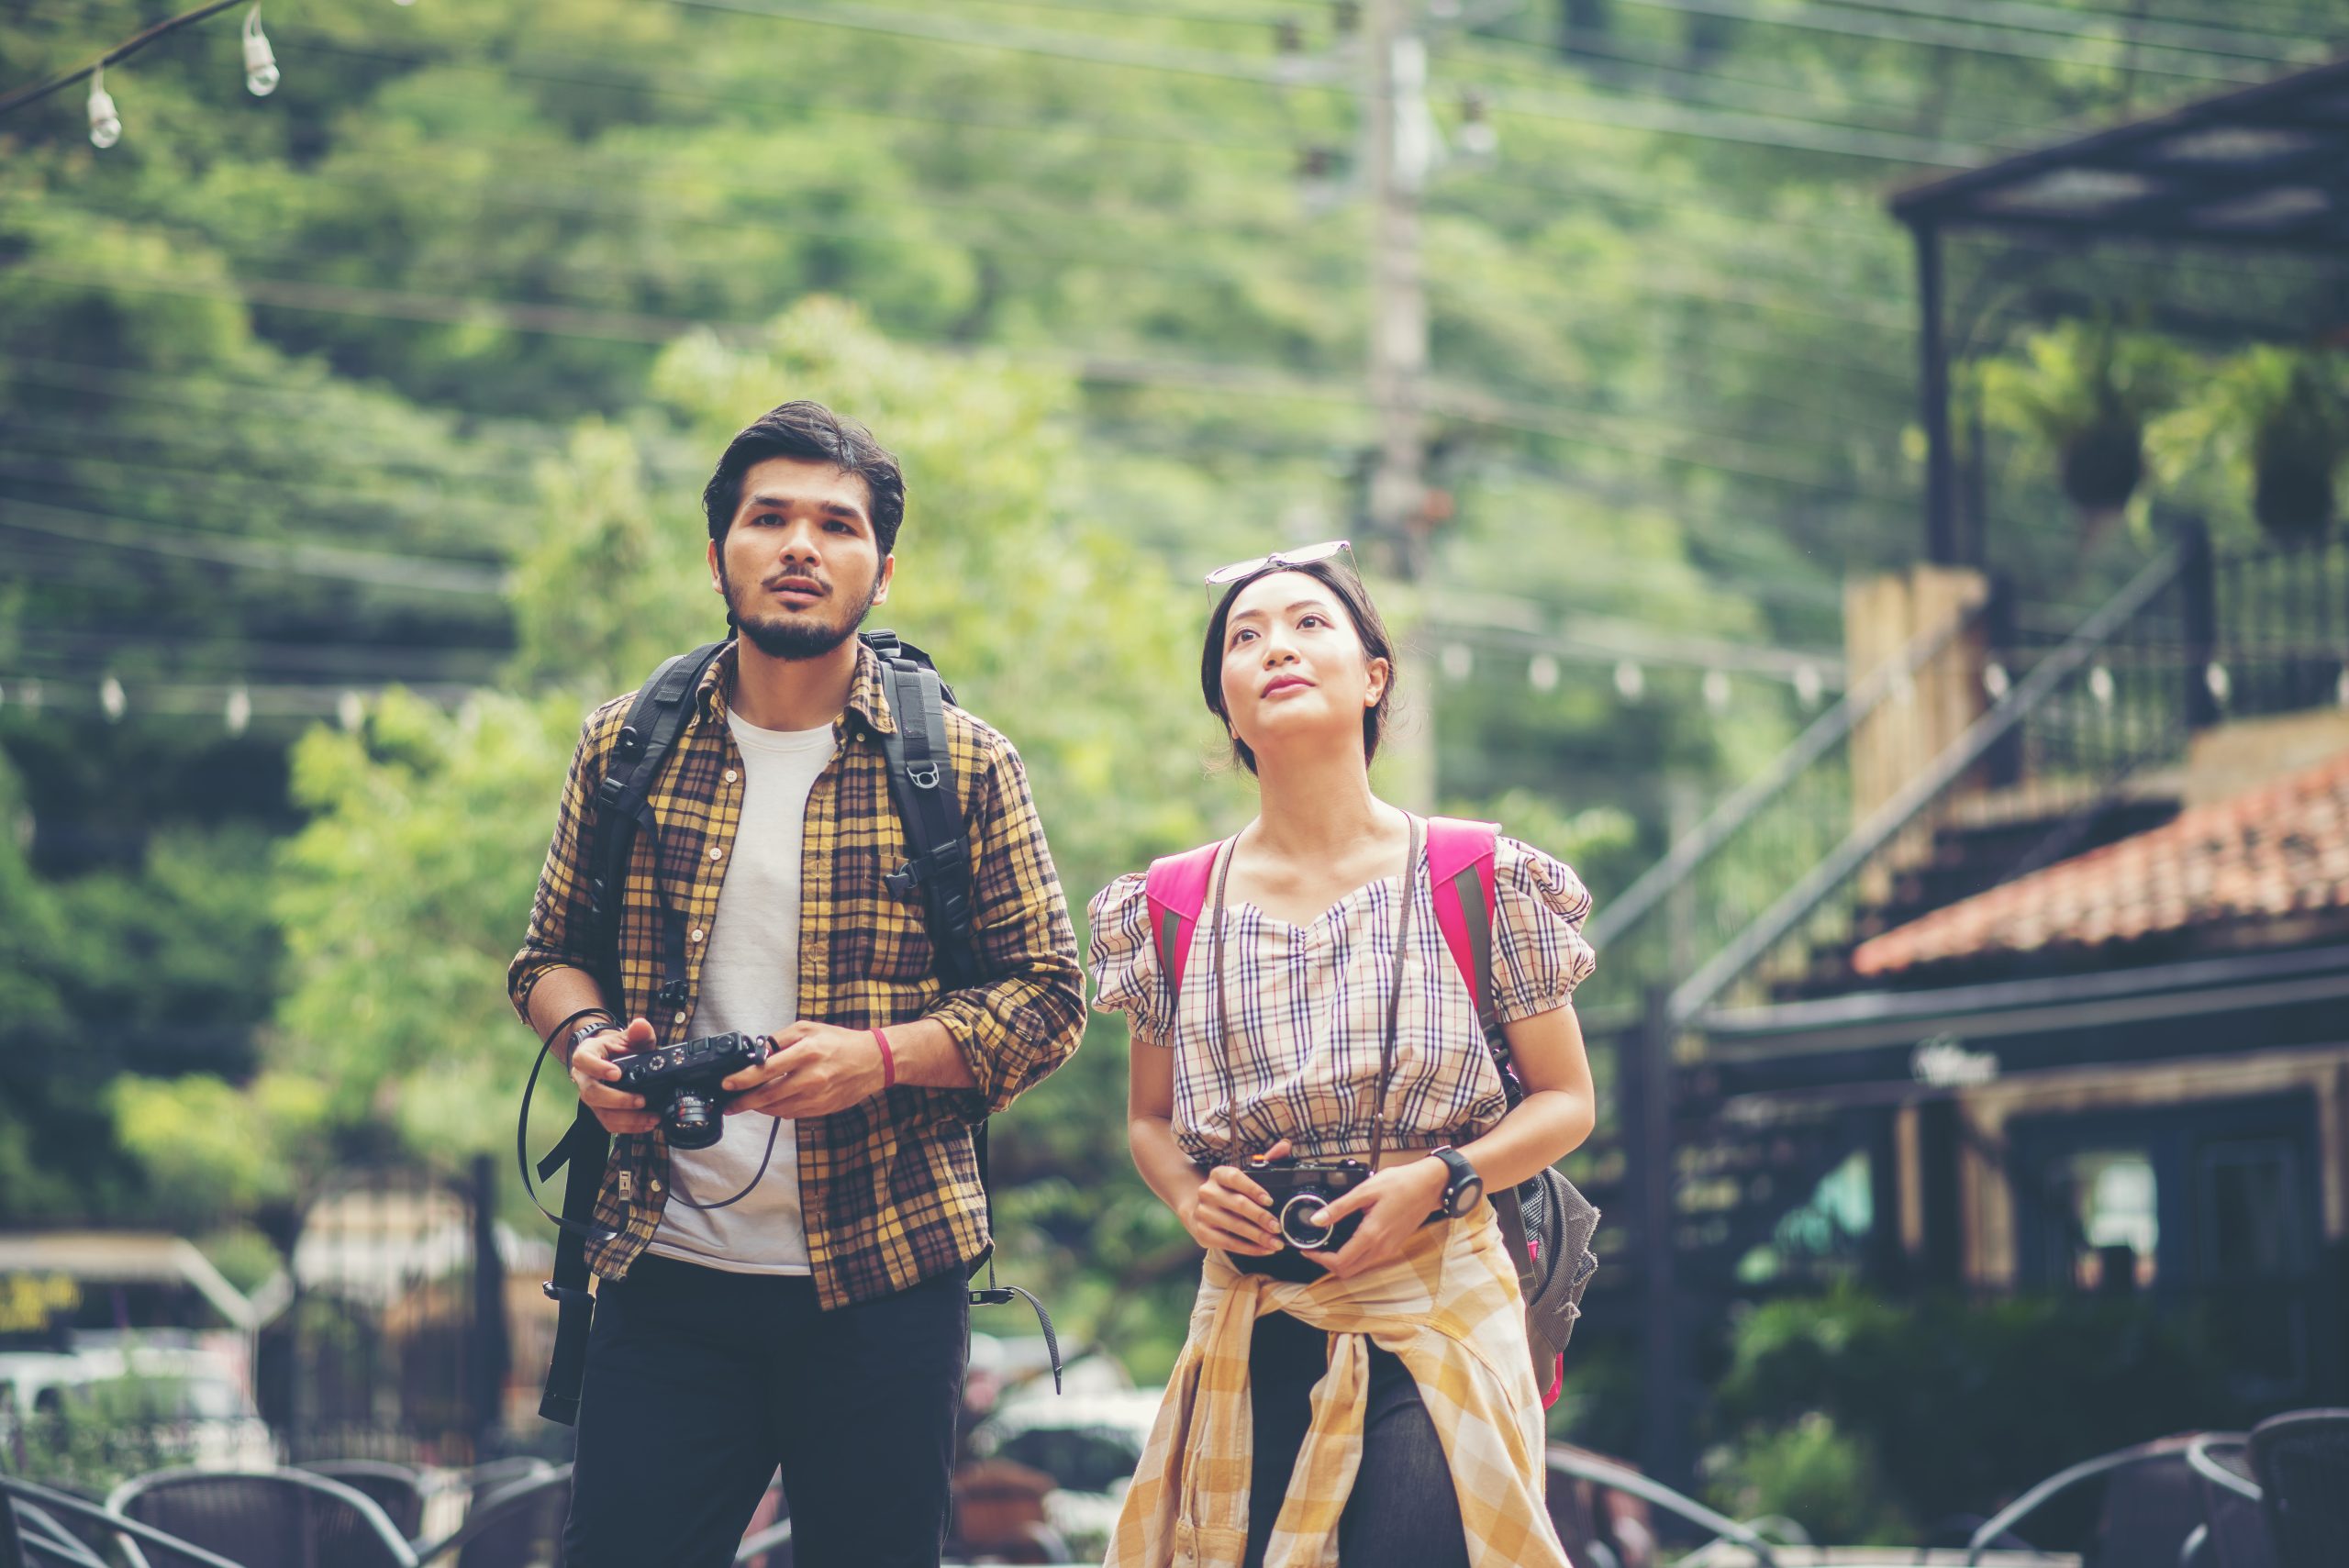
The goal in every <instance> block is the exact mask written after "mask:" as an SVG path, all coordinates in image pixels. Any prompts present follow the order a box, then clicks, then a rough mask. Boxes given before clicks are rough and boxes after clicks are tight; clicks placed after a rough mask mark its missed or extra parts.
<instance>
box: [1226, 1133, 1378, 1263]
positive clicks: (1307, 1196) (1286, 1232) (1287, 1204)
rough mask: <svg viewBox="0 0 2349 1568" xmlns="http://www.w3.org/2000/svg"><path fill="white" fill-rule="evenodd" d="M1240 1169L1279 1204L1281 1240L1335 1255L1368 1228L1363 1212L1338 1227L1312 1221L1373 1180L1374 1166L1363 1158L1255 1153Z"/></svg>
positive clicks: (1276, 1210) (1299, 1248) (1276, 1213)
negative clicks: (1326, 1206) (1303, 1157)
mask: <svg viewBox="0 0 2349 1568" xmlns="http://www.w3.org/2000/svg"><path fill="white" fill-rule="evenodd" d="M1240 1168H1241V1170H1242V1171H1245V1172H1246V1173H1248V1175H1249V1177H1250V1178H1251V1179H1252V1180H1253V1181H1254V1182H1255V1184H1257V1185H1258V1186H1260V1187H1262V1188H1264V1192H1265V1195H1267V1196H1269V1197H1270V1198H1271V1199H1272V1200H1273V1217H1274V1218H1275V1219H1276V1220H1277V1221H1278V1222H1279V1224H1280V1228H1281V1240H1284V1241H1286V1242H1287V1243H1288V1244H1289V1245H1290V1246H1291V1247H1293V1248H1295V1249H1296V1250H1297V1251H1300V1252H1319V1251H1332V1252H1334V1251H1337V1250H1338V1249H1339V1248H1341V1247H1343V1246H1344V1245H1345V1244H1346V1243H1347V1242H1349V1241H1351V1240H1353V1236H1354V1232H1355V1231H1356V1230H1358V1229H1361V1227H1362V1216H1361V1215H1359V1214H1350V1215H1348V1216H1346V1217H1345V1218H1343V1219H1341V1220H1339V1221H1338V1223H1337V1224H1336V1225H1335V1226H1329V1225H1323V1224H1320V1223H1319V1222H1318V1221H1317V1220H1315V1219H1314V1218H1312V1217H1313V1216H1314V1215H1316V1214H1318V1213H1319V1212H1320V1210H1321V1207H1322V1206H1323V1205H1324V1204H1329V1203H1334V1202H1336V1201H1337V1200H1338V1198H1339V1197H1340V1195H1342V1194H1345V1193H1350V1192H1352V1191H1353V1190H1354V1188H1356V1187H1358V1186H1360V1185H1362V1184H1364V1182H1366V1181H1368V1180H1370V1167H1369V1166H1368V1165H1365V1164H1364V1163H1363V1162H1361V1161H1359V1160H1299V1159H1298V1158H1297V1156H1296V1155H1294V1154H1284V1155H1282V1156H1280V1157H1279V1158H1278V1159H1272V1158H1269V1157H1267V1156H1265V1155H1263V1154H1254V1155H1251V1156H1250V1157H1249V1158H1247V1159H1246V1160H1243V1161H1241V1164H1240Z"/></svg>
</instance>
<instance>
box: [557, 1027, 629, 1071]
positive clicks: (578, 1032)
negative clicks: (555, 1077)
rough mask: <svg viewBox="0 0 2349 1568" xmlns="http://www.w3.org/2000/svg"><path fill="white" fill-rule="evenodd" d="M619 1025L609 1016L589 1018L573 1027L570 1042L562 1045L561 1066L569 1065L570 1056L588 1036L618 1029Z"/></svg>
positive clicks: (574, 1053)
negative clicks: (575, 1027)
mask: <svg viewBox="0 0 2349 1568" xmlns="http://www.w3.org/2000/svg"><path fill="white" fill-rule="evenodd" d="M619 1027H620V1026H619V1025H618V1024H616V1023H614V1022H613V1021H612V1020H611V1019H609V1018H589V1019H588V1020H587V1021H586V1022H585V1023H584V1024H581V1025H580V1026H579V1027H578V1028H577V1029H573V1030H572V1031H571V1043H570V1044H568V1045H566V1046H565V1047H563V1051H562V1064H563V1066H565V1067H566V1068H567V1067H569V1066H570V1065H571V1059H572V1057H573V1056H574V1055H576V1054H577V1053H578V1051H579V1048H580V1047H581V1046H583V1045H584V1044H586V1043H587V1037H588V1036H590V1035H598V1034H602V1033H603V1032H604V1031H605V1030H607V1029H619Z"/></svg>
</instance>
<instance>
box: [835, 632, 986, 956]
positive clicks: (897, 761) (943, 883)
mask: <svg viewBox="0 0 2349 1568" xmlns="http://www.w3.org/2000/svg"><path fill="white" fill-rule="evenodd" d="M863 639H864V643H865V646H866V647H868V648H870V649H872V650H873V651H874V655H875V656H877V657H878V658H879V659H880V661H881V678H882V682H883V684H884V685H885V687H886V688H887V691H888V697H889V718H890V725H891V728H889V730H888V731H887V732H885V733H884V734H883V735H882V736H881V737H880V740H881V750H882V751H883V753H884V754H885V756H886V757H887V759H888V762H889V795H890V798H891V799H892V800H894V801H895V802H896V807H897V820H898V823H899V825H900V826H902V827H903V828H904V829H905V833H906V848H907V851H908V853H909V856H910V858H909V859H908V860H907V862H906V863H905V864H904V865H902V866H900V867H898V868H897V869H896V871H894V872H891V873H888V874H887V875H886V876H885V877H884V878H883V879H882V880H884V881H885V882H886V883H887V884H889V888H890V890H891V891H892V892H894V893H896V895H898V896H899V897H904V896H905V895H907V894H909V893H913V892H916V891H918V892H919V893H920V895H921V899H922V906H923V911H924V922H923V923H924V924H925V925H926V926H927V927H928V928H929V929H930V947H931V949H932V950H933V951H936V953H937V954H938V973H939V978H940V979H941V981H943V982H944V983H945V985H946V988H947V989H948V990H950V991H953V990H959V989H961V988H962V987H963V986H965V985H974V984H977V983H978V982H979V981H980V980H981V979H982V978H984V971H983V970H982V968H981V965H980V962H979V952H978V941H977V939H976V938H975V937H974V935H973V933H972V920H973V917H974V907H973V906H974V902H975V895H974V888H973V883H972V876H971V846H970V841H969V840H968V839H967V838H966V837H965V836H964V828H963V791H962V784H961V781H959V780H958V779H957V778H956V777H955V775H954V763H953V760H952V754H951V752H950V751H949V750H948V747H947V742H946V705H947V704H948V703H950V702H952V701H953V700H954V694H953V693H952V691H951V690H950V689H949V688H948V687H947V684H946V683H945V682H944V681H941V680H940V679H939V676H938V672H937V671H936V670H934V669H932V668H931V667H930V661H929V656H928V655H927V654H925V653H923V652H922V651H920V650H919V649H918V648H916V647H914V646H913V645H912V644H911V643H907V642H900V641H898V640H897V639H896V635H895V634H894V633H890V632H885V631H877V632H867V633H865V634H863Z"/></svg>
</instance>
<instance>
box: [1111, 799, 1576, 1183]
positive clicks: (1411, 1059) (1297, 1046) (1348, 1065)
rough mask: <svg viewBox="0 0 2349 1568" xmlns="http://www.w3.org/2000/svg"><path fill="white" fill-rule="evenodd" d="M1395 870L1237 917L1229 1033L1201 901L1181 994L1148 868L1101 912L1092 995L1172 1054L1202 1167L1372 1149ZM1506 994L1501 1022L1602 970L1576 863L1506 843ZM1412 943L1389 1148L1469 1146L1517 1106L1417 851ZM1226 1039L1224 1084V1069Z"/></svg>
mask: <svg viewBox="0 0 2349 1568" xmlns="http://www.w3.org/2000/svg"><path fill="white" fill-rule="evenodd" d="M1398 880H1399V879H1397V878H1396V877H1393V876H1388V877H1384V878H1382V879H1380V880H1379V881H1376V882H1374V883H1371V884H1368V885H1366V886H1364V887H1361V888H1358V889H1356V890H1355V891H1354V892H1353V893H1350V894H1348V895H1346V896H1345V897H1343V898H1341V899H1340V900H1338V902H1337V903H1336V904H1334V905H1332V906H1330V908H1329V909H1328V910H1327V911H1325V912H1324V913H1323V914H1322V916H1321V917H1320V918H1319V919H1317V920H1314V921H1312V922H1311V923H1310V924H1308V925H1303V926H1292V925H1289V924H1288V923H1287V922H1286V921H1283V920H1276V919H1275V918H1273V917H1271V916H1269V915H1266V914H1264V912H1263V911H1262V910H1260V909H1257V908H1256V907H1254V906H1252V905H1249V904H1244V903H1234V904H1232V905H1231V906H1230V907H1228V908H1227V909H1226V910H1225V911H1224V919H1225V921H1226V922H1227V924H1226V927H1225V931H1224V944H1225V946H1224V962H1225V965H1226V968H1227V970H1228V973H1227V976H1226V984H1225V985H1224V987H1223V991H1224V996H1225V999H1226V1006H1228V1008H1229V1014H1228V1018H1227V1019H1226V1021H1225V1024H1224V1036H1225V1038H1224V1039H1223V1040H1218V1039H1217V1038H1216V1029H1217V1025H1216V1014H1217V1004H1216V989H1217V988H1216V984H1215V973H1214V963H1213V953H1214V948H1215V935H1214V931H1213V930H1212V929H1211V928H1210V926H1209V924H1208V920H1209V917H1208V915H1207V914H1206V913H1204V912H1203V913H1202V915H1201V917H1200V922H1199V928H1198V930H1197V934H1196V936H1195V937H1194V939H1193V941H1192V945H1191V954H1190V958H1189V960H1188V962H1186V965H1185V967H1184V971H1183V989H1182V995H1179V996H1176V995H1171V994H1170V993H1171V990H1172V988H1171V987H1170V986H1169V984H1168V983H1167V975H1166V973H1164V970H1163V967H1162V965H1161V964H1160V962H1159V959H1158V952H1157V949H1156V947H1155V945H1154V944H1153V942H1152V938H1151V929H1150V910H1149V904H1148V900H1147V898H1146V897H1145V895H1144V894H1143V891H1142V887H1143V879H1142V875H1141V873H1132V874H1130V875H1126V876H1121V877H1119V879H1118V880H1117V881H1115V882H1113V883H1111V884H1109V885H1108V886H1107V887H1105V888H1103V889H1102V890H1101V891H1100V893H1098V894H1097V895H1095V897H1094V899H1093V903H1092V906H1091V911H1090V913H1091V922H1090V923H1091V927H1092V932H1093V974H1094V983H1095V985H1096V992H1095V995H1094V1006H1097V1007H1100V1008H1102V1009H1104V1010H1106V1011H1111V1012H1122V1013H1124V1014H1125V1015H1126V1016H1127V1019H1128V1021H1129V1023H1130V1027H1131V1029H1132V1031H1133V1035H1134V1038H1135V1039H1136V1040H1138V1041H1146V1042H1149V1043H1151V1044H1152V1045H1157V1046H1163V1047H1170V1048H1172V1049H1173V1051H1175V1113H1174V1129H1175V1140H1176V1141H1177V1142H1178V1143H1180V1144H1181V1146H1182V1148H1183V1151H1184V1152H1185V1153H1186V1154H1188V1155H1190V1156H1191V1157H1192V1158H1193V1159H1194V1160H1197V1161H1199V1162H1215V1161H1219V1160H1226V1159H1230V1158H1231V1157H1233V1156H1234V1155H1235V1154H1253V1153H1259V1152H1262V1151H1263V1150H1264V1148H1265V1147H1266V1146H1267V1145H1269V1144H1271V1143H1272V1142H1273V1141H1274V1140H1276V1139H1281V1138H1286V1139H1289V1140H1291V1141H1292V1144H1293V1146H1294V1148H1295V1151H1296V1152H1297V1154H1298V1155H1299V1156H1300V1157H1302V1158H1307V1159H1313V1158H1320V1157H1328V1156H1333V1155H1337V1154H1341V1153H1352V1152H1359V1151H1363V1150H1365V1149H1367V1148H1368V1147H1369V1146H1370V1139H1371V1121H1372V1118H1373V1115H1374V1113H1375V1109H1376V1107H1377V1104H1378V1077H1379V1052H1380V1047H1381V1045H1382V1043H1383V1042H1384V1040H1385V1037H1386V1007H1387V996H1388V993H1389V990H1390V987H1391V986H1392V984H1393V976H1394V954H1395V940H1396V926H1397V919H1396V917H1397V914H1398V913H1399V912H1400V909H1401V902H1400V889H1399V885H1398ZM1495 892H1496V895H1497V907H1496V909H1495V912H1494V931H1493V950H1494V951H1493V993H1494V995H1493V1000H1494V1004H1495V1006H1496V1008H1497V1011H1498V1012H1499V1015H1500V1018H1501V1021H1502V1022H1503V1023H1509V1022H1513V1021H1515V1020H1517V1019H1519V1018H1531V1017H1532V1016H1534V1015H1535V1014H1537V1013H1546V1012H1548V1011H1550V1010H1551V1009H1553V1008H1554V1007H1559V1006H1564V1005H1565V1004H1566V1002H1567V1001H1568V1000H1569V999H1570V998H1571V997H1572V996H1573V995H1574V990H1575V986H1577V985H1579V984H1582V982H1583V981H1584V980H1585V979H1586V978H1587V977H1588V976H1589V974H1590V973H1591V971H1592V970H1593V969H1595V968H1596V967H1597V966H1598V958H1597V956H1596V955H1595V954H1594V953H1593V952H1592V951H1591V948H1590V944H1589V943H1588V942H1586V941H1585V940H1583V935H1582V926H1583V922H1584V920H1585V919H1586V918H1587V917H1589V914H1590V895H1589V893H1588V892H1587V891H1586V890H1585V889H1584V887H1583V884H1582V883H1581V880H1580V879H1579V878H1577V877H1576V876H1575V873H1573V872H1572V871H1571V870H1569V869H1568V868H1567V867H1566V866H1565V865H1564V863H1562V862H1558V861H1556V860H1553V859H1552V858H1551V857H1550V856H1548V855H1545V854H1543V853H1542V851H1539V850H1536V849H1533V848H1531V847H1530V846H1528V845H1526V844H1523V843H1520V842H1519V841H1518V840H1515V839H1509V838H1503V839H1502V840H1500V841H1499V846H1498V852H1497V858H1496V862H1495ZM1410 895H1411V897H1412V898H1413V899H1414V900H1415V907H1414V908H1413V910H1412V913H1411V930H1410V937H1409V942H1410V951H1408V953H1407V954H1406V955H1405V959H1404V965H1403V1006H1402V1016H1401V1019H1400V1023H1399V1025H1398V1027H1397V1031H1396V1048H1395V1064H1394V1073H1393V1076H1392V1077H1391V1078H1390V1079H1389V1080H1388V1084H1387V1091H1386V1121H1387V1135H1386V1146H1387V1147H1388V1148H1390V1149H1413V1148H1417V1149H1428V1148H1433V1147H1435V1146H1437V1145H1439V1144H1443V1143H1464V1142H1466V1141H1467V1140H1469V1139H1471V1138H1475V1137H1476V1136H1478V1135H1480V1134H1482V1133H1483V1132H1485V1131H1486V1129H1490V1128H1491V1127H1492V1125H1493V1124H1494V1123H1495V1122H1497V1121H1498V1120H1499V1119H1500V1118H1501V1115H1502V1112H1503V1111H1504V1110H1505V1109H1506V1108H1507V1106H1506V1103H1505V1101H1504V1100H1503V1097H1502V1094H1501V1083H1500V1074H1499V1072H1498V1070H1497V1069H1496V1068H1495V1066H1494V1065H1493V1060H1492V1056H1491V1053H1490V1052H1489V1051H1487V1050H1486V1044H1485V1038H1484V1033H1483V1030H1482V1029H1480V1028H1479V1026H1478V1024H1477V1022H1476V1008H1475V1001H1474V1000H1473V999H1472V998H1471V996H1470V995H1469V993H1468V985H1467V983H1466V981H1464V979H1462V978H1461V974H1460V971H1459V969H1458V967H1457V966H1456V965H1454V964H1453V961H1452V957H1451V954H1450V953H1449V952H1448V951H1446V950H1445V948H1444V945H1443V938H1442V932H1441V931H1440V930H1439V929H1438V928H1437V925H1436V918H1435V905H1434V901H1433V897H1432V895H1431V890H1430V886H1429V881H1428V870H1427V862H1426V859H1425V857H1424V855H1422V857H1421V860H1420V862H1419V865H1418V867H1417V868H1415V870H1414V873H1413V875H1412V878H1411V890H1410ZM1219 1051H1221V1052H1222V1053H1223V1054H1224V1056H1225V1059H1226V1060H1227V1061H1228V1062H1230V1076H1229V1080H1228V1082H1229V1084H1230V1094H1229V1095H1227V1090H1226V1084H1227V1079H1226V1078H1225V1077H1224V1076H1223V1075H1222V1073H1220V1072H1219V1069H1218V1066H1217V1053H1218V1052H1219Z"/></svg>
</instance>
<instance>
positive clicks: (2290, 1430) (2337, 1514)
mask: <svg viewBox="0 0 2349 1568" xmlns="http://www.w3.org/2000/svg"><path fill="white" fill-rule="evenodd" d="M2251 1472H2252V1473H2253V1474H2254V1475H2255V1476H2257V1477H2258V1478H2259V1489H2260V1492H2261V1495H2262V1496H2261V1502H2262V1505H2263V1506H2264V1507H2265V1508H2266V1514H2267V1536H2268V1539H2269V1540H2271V1541H2272V1542H2274V1543H2275V1549H2276V1559H2275V1561H2276V1568H2341V1564H2343V1563H2344V1562H2349V1409H2336V1410H2293V1411H2289V1412H2288V1413H2286V1414H2284V1415H2281V1416H2270V1417H2269V1418H2267V1419H2266V1420H2264V1421H2262V1422H2260V1423H2259V1425H2257V1426H2255V1427H2254V1428H2252V1429H2251Z"/></svg>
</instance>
